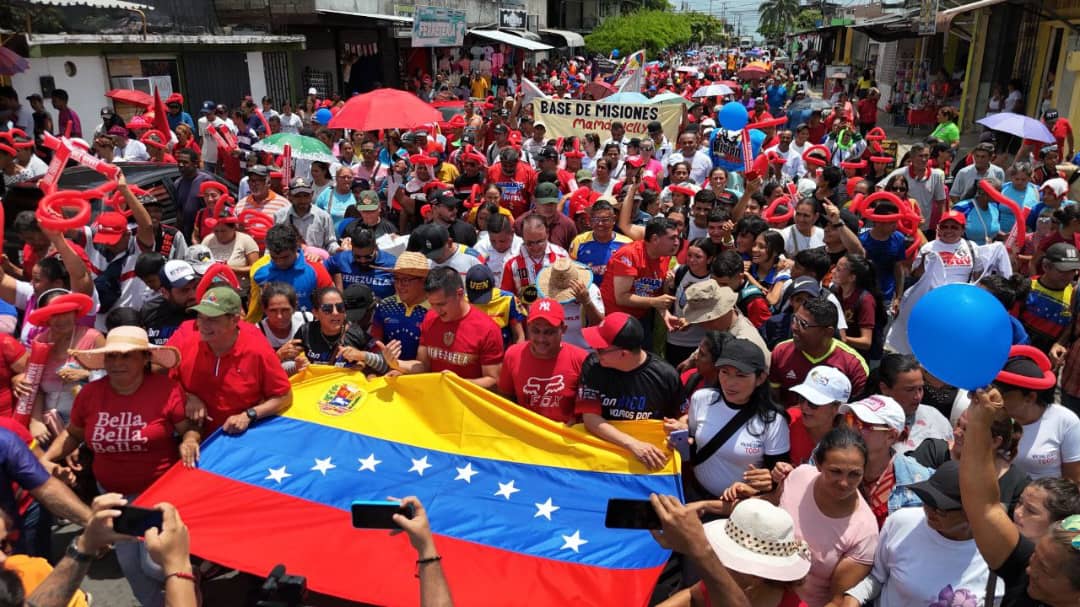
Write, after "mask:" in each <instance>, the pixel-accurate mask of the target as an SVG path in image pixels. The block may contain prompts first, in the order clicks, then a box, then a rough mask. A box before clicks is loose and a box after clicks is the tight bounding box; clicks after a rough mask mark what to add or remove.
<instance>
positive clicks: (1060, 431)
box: [1013, 404, 1080, 479]
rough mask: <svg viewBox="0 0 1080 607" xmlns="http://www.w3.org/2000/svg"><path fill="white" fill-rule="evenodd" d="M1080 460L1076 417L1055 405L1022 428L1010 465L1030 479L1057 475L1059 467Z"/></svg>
mask: <svg viewBox="0 0 1080 607" xmlns="http://www.w3.org/2000/svg"><path fill="white" fill-rule="evenodd" d="M1078 461H1080V418H1078V417H1076V414H1075V413H1073V412H1072V411H1070V410H1068V409H1066V408H1065V407H1062V406H1061V405H1058V404H1053V405H1050V406H1049V407H1047V408H1046V411H1044V412H1043V414H1042V417H1040V418H1039V419H1038V420H1037V421H1035V422H1034V423H1031V424H1028V425H1026V426H1024V435H1023V436H1022V437H1021V438H1020V445H1019V446H1018V449H1017V453H1016V459H1015V460H1013V465H1014V466H1016V467H1017V468H1019V469H1020V471H1021V472H1024V473H1026V474H1027V475H1028V476H1030V477H1031V478H1032V479H1037V478H1045V477H1048V476H1061V464H1063V463H1065V464H1069V463H1072V462H1078Z"/></svg>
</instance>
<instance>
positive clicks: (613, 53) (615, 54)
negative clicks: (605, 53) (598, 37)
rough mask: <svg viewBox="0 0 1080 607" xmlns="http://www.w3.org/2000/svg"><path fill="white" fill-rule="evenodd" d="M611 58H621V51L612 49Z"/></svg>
mask: <svg viewBox="0 0 1080 607" xmlns="http://www.w3.org/2000/svg"><path fill="white" fill-rule="evenodd" d="M611 58H612V59H618V58H619V49H612V51H611Z"/></svg>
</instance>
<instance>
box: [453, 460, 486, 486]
mask: <svg viewBox="0 0 1080 607" xmlns="http://www.w3.org/2000/svg"><path fill="white" fill-rule="evenodd" d="M477 474H480V473H479V472H477V471H476V470H473V469H472V462H469V463H467V464H465V467H464V468H458V469H457V476H455V477H454V480H455V481H465V482H466V483H469V484H470V485H471V484H472V477H474V476H476V475H477Z"/></svg>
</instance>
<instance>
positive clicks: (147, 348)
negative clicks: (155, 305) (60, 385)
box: [68, 327, 180, 371]
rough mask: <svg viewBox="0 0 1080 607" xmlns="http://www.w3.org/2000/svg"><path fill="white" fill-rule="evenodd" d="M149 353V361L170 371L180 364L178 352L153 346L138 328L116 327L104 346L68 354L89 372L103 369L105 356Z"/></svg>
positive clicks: (165, 347)
mask: <svg viewBox="0 0 1080 607" xmlns="http://www.w3.org/2000/svg"><path fill="white" fill-rule="evenodd" d="M138 351H142V352H149V353H150V361H151V362H153V363H154V364H156V365H159V366H161V367H164V368H166V369H171V368H173V367H175V366H176V365H178V364H179V363H180V350H177V349H176V348H174V347H172V346H155V345H152V344H151V343H150V339H149V338H148V337H147V336H146V331H145V330H143V329H142V328H140V327H116V328H115V329H113V330H112V331H109V334H108V336H106V337H105V345H104V346H102V347H100V348H93V349H91V350H70V351H69V352H68V354H70V355H71V356H73V357H74V358H75V360H77V361H79V364H80V365H82V366H83V367H85V368H87V369H90V370H91V371H93V370H96V369H103V368H105V355H106V354H125V353H127V352H138Z"/></svg>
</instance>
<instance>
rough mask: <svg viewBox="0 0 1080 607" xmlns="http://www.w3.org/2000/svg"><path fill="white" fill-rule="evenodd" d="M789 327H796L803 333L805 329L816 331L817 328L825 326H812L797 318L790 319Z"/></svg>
mask: <svg viewBox="0 0 1080 607" xmlns="http://www.w3.org/2000/svg"><path fill="white" fill-rule="evenodd" d="M791 326H793V327H798V328H799V329H800V330H802V331H805V330H807V329H816V328H817V327H824V326H825V325H812V324H810V323H808V322H806V321H805V320H803V319H801V318H799V317H798V316H794V315H793V316H792V317H791Z"/></svg>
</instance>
